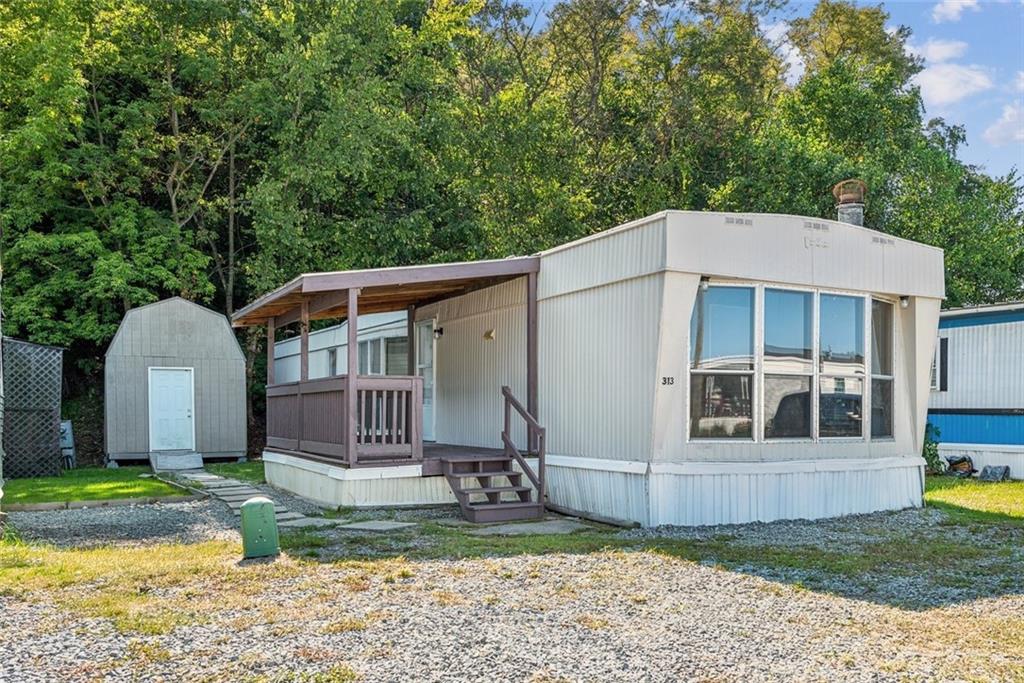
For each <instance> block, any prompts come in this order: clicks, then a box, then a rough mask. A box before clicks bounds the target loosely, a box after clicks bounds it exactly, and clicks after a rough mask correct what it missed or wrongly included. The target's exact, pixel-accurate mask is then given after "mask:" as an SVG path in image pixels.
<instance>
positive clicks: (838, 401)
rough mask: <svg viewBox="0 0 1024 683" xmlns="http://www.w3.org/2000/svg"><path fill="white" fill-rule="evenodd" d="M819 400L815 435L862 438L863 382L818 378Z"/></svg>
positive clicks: (850, 378)
mask: <svg viewBox="0 0 1024 683" xmlns="http://www.w3.org/2000/svg"><path fill="white" fill-rule="evenodd" d="M819 382H820V386H821V391H820V396H819V398H818V401H819V403H818V434H819V435H820V436H823V437H828V436H861V435H862V433H863V432H862V427H861V424H862V423H863V421H864V417H863V398H864V380H862V379H859V378H857V377H821V378H820V380H819Z"/></svg>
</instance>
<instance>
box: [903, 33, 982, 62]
mask: <svg viewBox="0 0 1024 683" xmlns="http://www.w3.org/2000/svg"><path fill="white" fill-rule="evenodd" d="M907 47H908V49H909V50H910V51H911V52H912V53H914V54H915V55H917V56H919V57H924V59H925V61H928V62H948V61H949V60H951V59H956V58H957V57H963V56H964V55H965V54H966V53H967V43H965V42H964V41H962V40H943V39H941V38H929V39H928V40H927V41H926V42H925V44H924V45H908V46H907Z"/></svg>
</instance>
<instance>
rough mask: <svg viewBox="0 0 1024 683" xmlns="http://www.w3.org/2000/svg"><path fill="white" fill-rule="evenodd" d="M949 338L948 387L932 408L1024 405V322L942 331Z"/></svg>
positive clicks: (937, 394) (935, 393) (936, 396)
mask: <svg viewBox="0 0 1024 683" xmlns="http://www.w3.org/2000/svg"><path fill="white" fill-rule="evenodd" d="M939 336H940V337H947V338H948V339H949V357H948V366H947V367H948V371H949V374H948V380H949V383H948V390H947V391H941V392H940V391H933V392H931V402H930V404H929V406H930V407H931V408H1021V407H1024V322H1008V323H997V324H990V325H972V326H970V327H951V328H946V329H942V330H939Z"/></svg>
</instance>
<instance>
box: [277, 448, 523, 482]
mask: <svg viewBox="0 0 1024 683" xmlns="http://www.w3.org/2000/svg"><path fill="white" fill-rule="evenodd" d="M267 450H268V451H272V452H275V453H283V454H285V455H291V456H294V457H296V458H304V459H306V460H312V461H313V462H322V463H324V464H326V465H335V466H337V467H348V466H349V464H348V462H347V461H346V460H343V459H341V458H337V457H332V456H327V455H319V454H317V453H308V452H305V451H296V450H289V449H287V448H276V447H272V446H268V447H267ZM504 453H505V451H503V450H502V449H500V448H484V447H482V446H460V445H457V444H449V443H434V442H430V441H424V442H423V459H422V460H419V461H416V462H413V461H411V460H408V459H405V460H398V461H396V460H394V459H389V460H386V461H381V462H377V463H374V462H372V460H371V461H370V462H367V461H364V462H363V463H362V465H361V466H362V467H372V466H379V467H387V466H394V465H402V464H404V465H418V464H422V465H423V476H424V477H435V476H441V475H442V474H444V472H443V471H442V466H441V461H442V460H452V461H457V460H466V461H476V460H479V459H481V458H500V457H502V456H504ZM528 457H530V456H528Z"/></svg>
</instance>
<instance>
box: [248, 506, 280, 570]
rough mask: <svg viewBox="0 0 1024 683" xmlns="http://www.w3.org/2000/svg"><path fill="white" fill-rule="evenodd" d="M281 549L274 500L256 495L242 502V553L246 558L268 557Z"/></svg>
mask: <svg viewBox="0 0 1024 683" xmlns="http://www.w3.org/2000/svg"><path fill="white" fill-rule="evenodd" d="M280 551H281V548H280V544H279V543H278V538H277V518H276V517H274V501H272V500H270V499H269V498H264V497H263V496H256V497H255V498H250V499H249V500H247V501H245V502H244V503H242V554H244V555H245V558H246V559H249V558H252V557H268V556H270V555H277V554H278V553H279V552H280Z"/></svg>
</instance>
